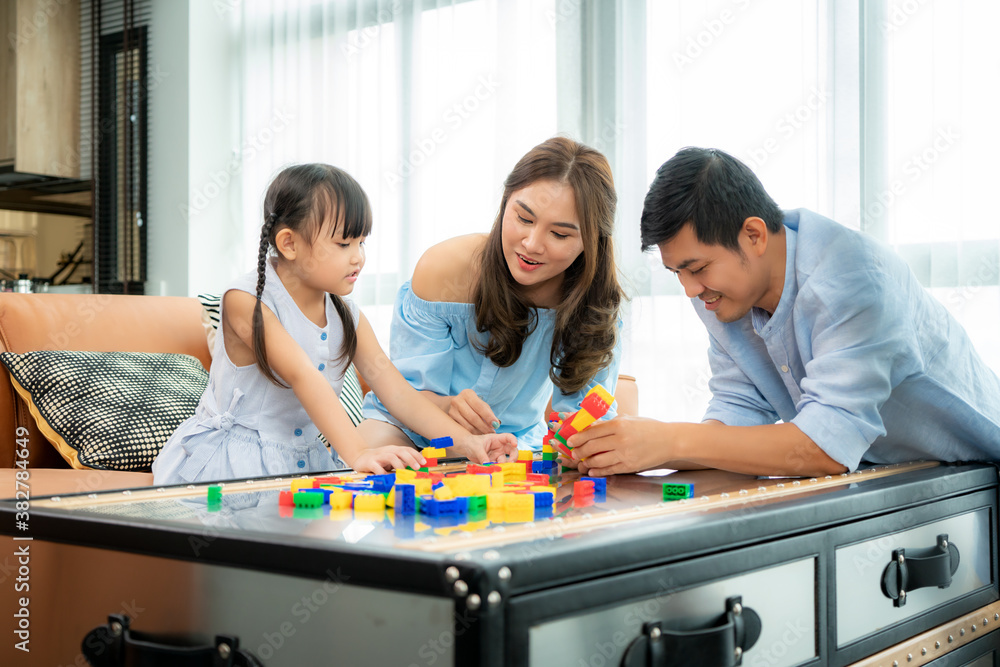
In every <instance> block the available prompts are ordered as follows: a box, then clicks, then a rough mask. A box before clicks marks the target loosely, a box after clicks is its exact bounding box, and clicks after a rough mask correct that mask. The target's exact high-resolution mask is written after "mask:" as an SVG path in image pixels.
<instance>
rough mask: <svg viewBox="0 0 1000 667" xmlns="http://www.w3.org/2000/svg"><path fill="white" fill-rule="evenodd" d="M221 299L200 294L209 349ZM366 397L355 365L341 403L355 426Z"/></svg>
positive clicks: (346, 375)
mask: <svg viewBox="0 0 1000 667" xmlns="http://www.w3.org/2000/svg"><path fill="white" fill-rule="evenodd" d="M220 300H221V297H220V296H219V295H217V294H199V295H198V301H200V302H201V307H202V308H203V309H204V312H203V313H202V316H203V317H202V319H203V321H205V322H206V325H207V327H206V328H209V327H210V328H211V331H210V332H209V333H210V338H209V343H208V349H209V350H214V349H215V348H214V339H215V332H216V331H217V330H218V328H219V309H220ZM362 399H364V396H362V395H361V383H360V382H358V374H357V371H356V370H355V369H354V364H351V365H350V366H348V367H347V371H346V372H345V373H344V388H343V389H342V390H341V392H340V403H341V405H343V406H344V410H345V411H347V416H348V417H350V418H351V421H352V422H354V425H355V426H357V425H358V424H360V423H361V420H362V419H363V417H362V416H361V402H362Z"/></svg>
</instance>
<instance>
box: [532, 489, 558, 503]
mask: <svg viewBox="0 0 1000 667" xmlns="http://www.w3.org/2000/svg"><path fill="white" fill-rule="evenodd" d="M533 495H534V496H535V507H552V503H554V502H555V494H553V493H552V492H551V491H536V492H535V493H534V494H533Z"/></svg>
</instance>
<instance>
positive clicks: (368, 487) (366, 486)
mask: <svg viewBox="0 0 1000 667" xmlns="http://www.w3.org/2000/svg"><path fill="white" fill-rule="evenodd" d="M340 488H342V489H344V490H345V491H373V490H374V488H375V486H374V485H373V484H372V483H371V482H349V483H348V484H341V485H340Z"/></svg>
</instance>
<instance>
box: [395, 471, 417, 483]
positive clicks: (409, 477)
mask: <svg viewBox="0 0 1000 667" xmlns="http://www.w3.org/2000/svg"><path fill="white" fill-rule="evenodd" d="M416 478H417V471H416V470H410V469H409V468H403V469H402V470H397V471H396V483H397V484H401V483H403V482H412V481H413V480H415V479H416Z"/></svg>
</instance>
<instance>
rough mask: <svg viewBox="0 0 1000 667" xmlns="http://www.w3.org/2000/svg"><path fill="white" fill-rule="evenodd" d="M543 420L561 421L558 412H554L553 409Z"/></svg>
mask: <svg viewBox="0 0 1000 667" xmlns="http://www.w3.org/2000/svg"><path fill="white" fill-rule="evenodd" d="M545 421H550V422H558V421H561V420H560V419H559V413H558V412H556V411H555V410H553V411H552V412H550V413H549V416H548V417H547V418H546V420H545Z"/></svg>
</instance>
